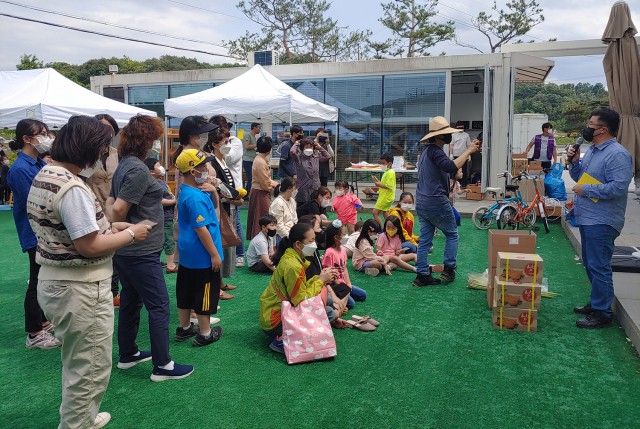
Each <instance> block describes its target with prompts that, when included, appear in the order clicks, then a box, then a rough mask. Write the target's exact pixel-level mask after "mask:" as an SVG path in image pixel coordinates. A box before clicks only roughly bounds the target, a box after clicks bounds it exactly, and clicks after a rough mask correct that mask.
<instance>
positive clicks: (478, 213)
mask: <svg viewBox="0 0 640 429" xmlns="http://www.w3.org/2000/svg"><path fill="white" fill-rule="evenodd" d="M490 210H491V207H487V206H482V207H478V208H477V209H476V210H475V211H474V212H473V215H471V219H472V220H473V224H474V225H475V226H476V228H478V229H489V228H491V225H493V221H494V220H495V215H494V214H493V213H492V212H491V211H490Z"/></svg>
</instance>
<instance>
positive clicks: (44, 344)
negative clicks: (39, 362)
mask: <svg viewBox="0 0 640 429" xmlns="http://www.w3.org/2000/svg"><path fill="white" fill-rule="evenodd" d="M60 346H62V343H61V342H60V340H58V339H57V338H54V337H53V335H51V334H50V333H48V332H45V331H44V330H43V331H40V333H39V334H38V335H36V336H35V337H34V338H30V337H29V335H27V342H26V344H25V347H26V348H28V349H42V350H49V349H55V348H57V347H60Z"/></svg>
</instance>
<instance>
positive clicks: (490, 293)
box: [487, 268, 496, 308]
mask: <svg viewBox="0 0 640 429" xmlns="http://www.w3.org/2000/svg"><path fill="white" fill-rule="evenodd" d="M495 278H496V269H495V268H489V279H488V281H487V304H488V305H489V308H493V300H494V299H495V297H494V295H493V290H494V288H493V283H494V282H495Z"/></svg>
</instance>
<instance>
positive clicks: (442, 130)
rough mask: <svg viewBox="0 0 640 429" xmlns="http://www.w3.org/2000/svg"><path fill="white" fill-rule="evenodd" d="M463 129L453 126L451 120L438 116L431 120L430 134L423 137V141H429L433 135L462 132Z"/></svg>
mask: <svg viewBox="0 0 640 429" xmlns="http://www.w3.org/2000/svg"><path fill="white" fill-rule="evenodd" d="M461 132H462V130H460V129H457V128H451V125H449V122H448V121H447V120H446V119H445V118H443V117H442V116H436V117H435V118H433V119H432V120H431V121H430V122H429V134H427V135H426V136H424V137H422V139H421V140H420V141H421V142H424V141H427V140H428V139H430V138H431V137H435V136H440V135H442V134H451V133H461Z"/></svg>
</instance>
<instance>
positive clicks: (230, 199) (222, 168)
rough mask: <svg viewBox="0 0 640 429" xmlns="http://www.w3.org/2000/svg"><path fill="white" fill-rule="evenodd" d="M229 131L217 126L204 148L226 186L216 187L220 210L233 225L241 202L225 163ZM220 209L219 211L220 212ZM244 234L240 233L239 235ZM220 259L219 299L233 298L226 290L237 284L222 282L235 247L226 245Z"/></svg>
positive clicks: (233, 263) (230, 266)
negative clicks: (228, 192) (220, 282)
mask: <svg viewBox="0 0 640 429" xmlns="http://www.w3.org/2000/svg"><path fill="white" fill-rule="evenodd" d="M229 137H230V133H229V131H228V130H227V129H226V128H222V127H220V126H219V127H218V128H216V129H215V130H213V131H212V132H211V143H210V144H209V145H207V147H206V149H209V148H211V151H212V152H213V154H214V159H213V161H211V164H212V165H213V168H214V169H215V170H216V175H217V176H218V178H219V179H220V180H222V183H223V184H224V185H225V186H226V188H227V191H230V194H227V192H226V191H223V188H222V185H220V187H218V196H219V198H220V202H221V203H222V204H221V206H222V210H224V211H225V213H226V214H227V215H228V216H229V221H230V222H231V225H235V223H236V216H237V211H236V209H237V207H240V206H241V205H242V203H243V200H242V197H240V196H239V193H238V191H237V190H236V185H235V180H234V178H233V175H232V174H231V169H230V167H229V166H228V164H227V163H226V161H225V160H226V155H228V154H229V153H231V151H232V147H231V143H230V142H229ZM222 210H221V211H220V212H221V213H222ZM242 236H244V234H242V235H240V237H242ZM223 254H224V257H223V260H222V268H221V270H220V271H221V272H222V278H223V281H222V285H221V286H220V299H233V298H235V296H234V295H231V294H229V293H228V292H227V291H230V290H233V289H236V288H237V286H232V285H230V284H227V283H225V282H224V279H228V278H231V276H232V275H233V273H234V272H235V267H236V249H235V247H227V248H225V249H224V250H223Z"/></svg>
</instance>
